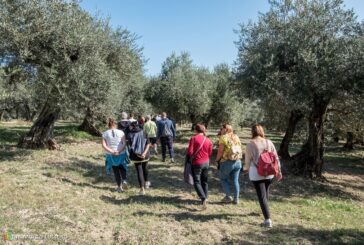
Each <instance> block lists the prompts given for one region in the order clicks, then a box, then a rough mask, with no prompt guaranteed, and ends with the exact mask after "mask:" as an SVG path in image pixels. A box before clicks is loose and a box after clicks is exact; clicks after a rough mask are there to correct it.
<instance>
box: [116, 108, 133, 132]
mask: <svg viewBox="0 0 364 245" xmlns="http://www.w3.org/2000/svg"><path fill="white" fill-rule="evenodd" d="M129 126H130V121H129V119H128V114H127V113H126V112H122V113H121V120H120V121H119V122H118V129H119V130H122V131H123V132H124V134H125V135H128V133H129Z"/></svg>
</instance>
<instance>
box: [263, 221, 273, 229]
mask: <svg viewBox="0 0 364 245" xmlns="http://www.w3.org/2000/svg"><path fill="white" fill-rule="evenodd" d="M260 226H263V227H266V228H272V226H273V225H272V220H271V219H266V220H264V222H263V223H261V224H260Z"/></svg>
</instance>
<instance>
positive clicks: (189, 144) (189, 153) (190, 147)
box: [186, 137, 193, 157]
mask: <svg viewBox="0 0 364 245" xmlns="http://www.w3.org/2000/svg"><path fill="white" fill-rule="evenodd" d="M186 154H187V156H189V157H190V156H192V154H193V138H192V137H191V139H190V142H189V143H188V148H187V152H186Z"/></svg>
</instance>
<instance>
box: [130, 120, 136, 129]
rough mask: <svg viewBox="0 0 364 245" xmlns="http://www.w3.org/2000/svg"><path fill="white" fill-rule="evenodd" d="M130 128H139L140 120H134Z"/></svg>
mask: <svg viewBox="0 0 364 245" xmlns="http://www.w3.org/2000/svg"><path fill="white" fill-rule="evenodd" d="M130 128H131V129H136V128H138V121H133V122H131V123H130Z"/></svg>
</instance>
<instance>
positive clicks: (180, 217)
mask: <svg viewBox="0 0 364 245" xmlns="http://www.w3.org/2000/svg"><path fill="white" fill-rule="evenodd" d="M133 215H134V216H154V217H158V218H165V217H167V218H168V217H171V218H173V219H174V220H176V221H179V222H180V221H185V220H193V221H195V222H206V221H210V220H215V219H218V220H220V219H221V220H224V221H230V220H233V219H234V218H238V219H241V218H242V217H244V216H249V215H250V214H246V215H244V214H243V215H241V214H226V213H224V214H205V213H204V212H203V211H200V210H199V212H175V213H153V212H143V211H138V212H134V213H133Z"/></svg>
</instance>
